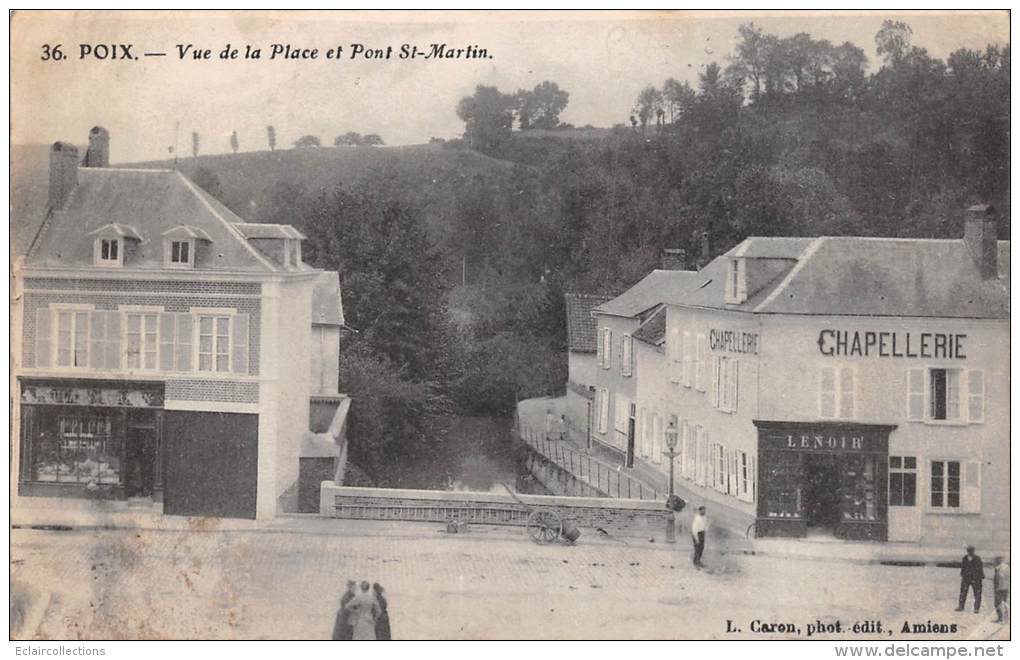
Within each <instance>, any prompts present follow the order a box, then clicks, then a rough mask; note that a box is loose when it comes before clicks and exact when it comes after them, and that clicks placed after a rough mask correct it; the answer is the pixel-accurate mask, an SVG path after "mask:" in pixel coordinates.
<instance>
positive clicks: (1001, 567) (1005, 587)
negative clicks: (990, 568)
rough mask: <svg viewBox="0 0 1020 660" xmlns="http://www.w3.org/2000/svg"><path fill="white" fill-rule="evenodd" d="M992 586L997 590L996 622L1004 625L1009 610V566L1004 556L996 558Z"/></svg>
mask: <svg viewBox="0 0 1020 660" xmlns="http://www.w3.org/2000/svg"><path fill="white" fill-rule="evenodd" d="M992 586H993V587H994V588H995V622H996V623H1002V622H1003V621H1004V620H1005V614H1006V610H1007V609H1008V608H1009V564H1007V563H1006V560H1005V559H1003V557H1002V555H999V556H998V557H996V558H995V574H994V575H993V576H992Z"/></svg>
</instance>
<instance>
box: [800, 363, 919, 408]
mask: <svg viewBox="0 0 1020 660" xmlns="http://www.w3.org/2000/svg"><path fill="white" fill-rule="evenodd" d="M830 370H831V372H832V386H833V389H832V390H831V394H832V415H826V414H825V408H824V406H823V405H822V401H823V399H824V397H825V395H826V394H829V393H830V392H829V391H827V390H825V389H824V385H825V372H826V371H830ZM844 373H849V374H850V389H849V390H845V389H844V388H843V374H844ZM857 382H858V379H857V367H856V366H855V365H851V364H845V363H836V364H826V365H823V366H822V367H821V368H820V369H819V371H818V417H819V418H821V419H840V420H854V419H857V418H858V414H857V402H858V400H859V398H860V397H858V396H857ZM847 392H849V394H850V401H851V403H852V407H851V409H850V413H849V414H848V415H844V414H842V411H843V404H844V403H845V400H846V396H845V395H846V394H847ZM908 405H909V404H908Z"/></svg>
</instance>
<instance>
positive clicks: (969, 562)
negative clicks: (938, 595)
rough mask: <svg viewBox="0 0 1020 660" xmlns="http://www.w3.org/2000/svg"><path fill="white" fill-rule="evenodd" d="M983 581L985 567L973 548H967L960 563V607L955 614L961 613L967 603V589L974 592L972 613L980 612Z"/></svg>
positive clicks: (970, 546)
mask: <svg viewBox="0 0 1020 660" xmlns="http://www.w3.org/2000/svg"><path fill="white" fill-rule="evenodd" d="M984 579H985V566H984V564H983V563H982V562H981V557H979V556H978V555H976V554H974V546H972V545H968V546H967V554H965V555H964V556H963V559H962V560H961V561H960V606H959V607H957V608H956V611H957V612H962V611H963V606H964V604H965V603H966V602H967V588H968V587H969V588H971V589H973V590H974V613H975V614H977V613H978V612H980V611H981V581H982V580H984Z"/></svg>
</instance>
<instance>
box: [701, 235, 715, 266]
mask: <svg viewBox="0 0 1020 660" xmlns="http://www.w3.org/2000/svg"><path fill="white" fill-rule="evenodd" d="M698 238H699V239H700V242H701V246H700V247H701V256H700V257H699V262H698V268H701V267H702V266H704V265H705V264H707V263H708V262H709V261H711V260H712V251H711V249H710V246H709V243H708V230H707V229H705V230H703V231H702V232H701V235H700V236H699V237H698Z"/></svg>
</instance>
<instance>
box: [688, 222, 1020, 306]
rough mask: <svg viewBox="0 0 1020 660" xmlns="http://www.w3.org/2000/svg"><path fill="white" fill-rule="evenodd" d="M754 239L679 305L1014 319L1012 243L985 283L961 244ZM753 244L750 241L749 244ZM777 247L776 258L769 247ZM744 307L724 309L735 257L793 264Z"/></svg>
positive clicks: (713, 265)
mask: <svg viewBox="0 0 1020 660" xmlns="http://www.w3.org/2000/svg"><path fill="white" fill-rule="evenodd" d="M775 240H776V239H761V238H750V239H748V241H744V242H743V243H741V244H740V245H738V246H736V247H735V248H733V249H732V250H730V251H729V252H727V253H726V254H723V255H721V256H719V257H717V258H716V259H714V260H712V261H711V262H709V263H708V265H706V266H705V267H704V268H703V269H701V270H700V271H698V276H697V278H696V279H695V281H694V282H693V283H692V284H691V286H689V287H688V288H687V289H686V290H685V291H683V292H681V295H680V296H679V299H678V300H676V301H675V302H676V303H677V304H680V305H683V306H690V307H703V308H711V309H720V310H729V311H744V312H751V313H758V314H805V315H827V316H840V315H843V316H913V317H932V318H988V319H999V318H1008V317H1009V261H1010V257H1009V254H1010V250H1009V242H1008V241H1000V242H999V244H998V245H999V255H998V257H999V258H998V265H999V277H998V278H993V279H989V280H982V279H981V276H980V273H979V272H978V269H977V266H976V265H975V263H974V260H973V258H972V257H971V254H970V250H969V249H968V247H967V245H966V244H965V243H964V241H963V240H962V239H909V238H871V237H819V238H813V239H789V240H791V241H798V243H776V242H775ZM748 242H750V243H748ZM770 245H772V246H776V247H777V248H778V249H777V250H776V252H775V253H770V252H769V250H768V248H769V246H770ZM797 247H801V252H800V253H799V255H797V256H796V261H792V260H791V262H790V267H789V268H788V269H786V270H785V271H784V272H782V273H780V274H779V275H778V276H777V277H775V278H774V279H773V280H772V281H771V282H769V283H767V284H766V285H765V286H764V287H763V288H762V289H761V290H760V291H758V292H757V293H754V294H753V295H752V296H751V297H750V298H749V299H748V300H747V301H746V302H744V303H741V304H739V305H731V304H726V302H725V286H726V277H727V274H728V269H729V260H730V259H731V258H732V257H735V256H739V255H738V252H739V251H740V250H744V252H743V255H744V256H748V255H749V254H754V255H755V256H756V257H772V258H777V259H789V258H790V257H789V255H790V254H791V252H792V251H793V250H795V249H796V248H797Z"/></svg>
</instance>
